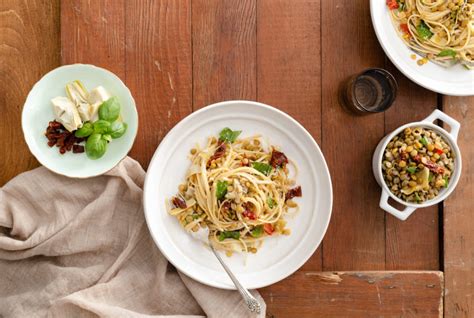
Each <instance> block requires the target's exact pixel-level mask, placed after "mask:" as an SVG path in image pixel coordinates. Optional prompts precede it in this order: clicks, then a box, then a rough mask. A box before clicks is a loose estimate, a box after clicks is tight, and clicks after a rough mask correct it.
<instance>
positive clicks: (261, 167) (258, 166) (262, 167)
mask: <svg viewBox="0 0 474 318" xmlns="http://www.w3.org/2000/svg"><path fill="white" fill-rule="evenodd" d="M252 168H254V169H255V170H257V171H260V172H261V173H263V174H264V175H266V176H268V175H269V174H270V172H272V166H270V165H269V164H266V163H263V162H252Z"/></svg>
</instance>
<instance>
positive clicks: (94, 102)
mask: <svg viewBox="0 0 474 318" xmlns="http://www.w3.org/2000/svg"><path fill="white" fill-rule="evenodd" d="M111 97H112V96H111V95H110V94H109V92H107V90H106V89H105V88H104V87H102V86H97V87H96V88H94V89H93V90H91V91H90V92H89V97H88V99H87V100H88V101H89V104H90V107H91V109H90V114H91V120H92V121H96V120H97V119H99V114H98V113H99V107H100V105H102V103H103V102H105V101H106V100H108V99H109V98H111Z"/></svg>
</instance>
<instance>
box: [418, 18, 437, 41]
mask: <svg viewBox="0 0 474 318" xmlns="http://www.w3.org/2000/svg"><path fill="white" fill-rule="evenodd" d="M416 32H418V35H419V36H420V38H422V39H423V40H428V39H429V38H431V37H432V36H433V32H431V30H430V28H429V27H428V25H427V24H426V23H425V21H423V20H421V22H420V24H418V26H417V27H416Z"/></svg>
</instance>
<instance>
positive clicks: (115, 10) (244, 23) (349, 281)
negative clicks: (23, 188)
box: [0, 0, 474, 317]
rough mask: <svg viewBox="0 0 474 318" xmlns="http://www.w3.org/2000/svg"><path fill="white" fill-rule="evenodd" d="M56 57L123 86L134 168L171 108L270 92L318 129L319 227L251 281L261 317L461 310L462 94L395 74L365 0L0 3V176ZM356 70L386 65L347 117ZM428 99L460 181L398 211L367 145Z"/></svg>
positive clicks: (472, 130)
mask: <svg viewBox="0 0 474 318" xmlns="http://www.w3.org/2000/svg"><path fill="white" fill-rule="evenodd" d="M381 1H382V0H381ZM70 63H92V64H95V65H99V66H102V67H105V68H108V69H110V70H111V71H113V72H115V73H116V74H117V75H118V76H120V77H121V78H122V80H124V81H125V83H126V84H127V85H128V87H129V88H130V89H131V91H132V93H133V95H134V97H135V99H136V102H137V106H138V111H139V115H140V130H139V134H138V136H137V139H136V142H135V145H134V147H133V149H132V151H131V152H130V156H132V157H133V158H135V159H137V160H138V161H139V162H140V163H141V164H142V165H143V167H144V168H146V167H147V165H148V163H149V160H150V158H151V156H152V154H153V152H154V151H155V149H156V147H157V146H158V144H159V143H160V140H161V139H162V138H163V137H164V136H165V134H166V133H167V131H168V130H169V129H170V128H171V127H173V126H174V125H175V124H176V123H177V122H178V121H179V120H180V119H182V118H183V117H185V116H186V115H188V114H189V113H191V112H192V111H193V110H196V109H198V108H201V107H203V106H205V105H208V104H210V103H214V102H218V101H222V100H229V99H249V100H257V101H261V102H264V103H268V104H271V105H274V106H276V107H278V108H280V109H281V110H283V111H285V112H287V113H289V114H290V115H291V116H293V117H295V118H296V119H297V120H298V121H300V123H302V124H303V125H304V126H305V127H306V128H307V129H308V130H309V131H310V133H311V134H312V135H313V136H314V138H315V139H316V140H317V141H318V143H319V145H320V146H321V147H322V150H323V153H324V155H325V157H326V160H327V162H328V165H329V168H330V170H331V175H332V181H333V186H334V209H333V215H332V219H331V224H330V226H329V229H328V232H327V234H326V237H325V239H324V242H323V244H322V245H321V246H320V248H319V249H318V251H317V252H316V253H315V254H314V255H313V257H312V258H311V259H310V260H309V261H308V262H307V263H306V264H305V265H304V266H303V267H302V268H301V269H300V270H299V271H298V272H297V273H295V274H294V275H292V276H291V277H289V278H287V279H285V280H284V281H282V282H280V283H278V284H275V285H273V286H270V287H267V288H264V289H262V290H261V293H262V294H263V296H264V297H265V299H266V301H267V305H268V316H269V317H333V316H343V317H349V316H354V317H369V316H384V317H400V316H420V317H421V316H422V317H437V316H441V315H442V314H443V311H444V314H445V315H446V316H447V317H473V316H474V249H473V246H474V230H473V229H474V214H473V210H474V161H473V160H470V159H471V158H472V157H473V156H474V147H473V146H472V140H473V138H474V112H473V109H472V107H474V105H473V104H474V98H456V97H446V96H440V95H437V94H435V93H433V92H430V91H427V90H425V89H423V88H421V87H419V86H417V85H415V84H414V83H412V82H411V81H409V80H408V79H406V78H405V77H404V76H403V75H401V74H400V73H399V72H398V71H397V70H396V69H395V68H394V67H393V65H392V64H391V63H390V62H389V61H388V60H387V58H386V57H385V55H384V53H383V51H382V49H381V48H380V46H379V44H378V43H377V40H376V38H375V35H374V32H373V30H372V25H371V21H370V15H369V1H367V0H352V1H343V0H319V1H318V0H314V1H311V0H193V1H189V0H162V1H125V0H109V1H79V0H67V1H62V2H61V3H59V1H58V0H53V1H46V0H45V1H39V0H28V1H15V0H0V90H1V93H0V101H1V103H0V114H1V119H0V132H1V135H0V149H1V154H2V156H1V157H0V183H1V184H4V183H6V182H8V180H10V179H11V178H13V177H14V176H15V175H17V174H18V173H20V172H22V171H25V170H29V169H32V168H34V167H36V166H38V163H37V162H36V160H35V159H34V158H33V157H32V156H31V155H30V153H29V151H28V149H27V147H26V145H25V143H24V141H23V137H22V133H21V129H20V114H21V109H22V105H23V102H24V100H25V97H26V94H27V93H28V91H29V90H30V88H31V87H32V85H33V84H34V83H35V82H36V81H37V80H38V79H39V78H40V77H41V76H42V75H43V74H44V73H46V72H47V71H49V70H51V69H53V68H54V67H56V66H58V65H60V64H70ZM367 67H384V68H386V69H388V70H390V71H391V72H393V73H394V75H395V77H396V78H397V80H398V82H399V85H400V89H399V95H398V97H397V100H396V103H395V105H393V106H392V108H391V109H390V110H388V111H387V112H385V113H384V114H376V115H370V116H364V117H354V116H351V115H349V114H347V113H345V112H344V111H343V110H342V109H341V107H340V106H339V103H338V98H337V89H338V86H339V84H340V83H341V81H343V80H344V79H345V78H346V77H348V76H349V75H351V74H354V73H356V72H358V71H360V70H362V69H364V68H367ZM473 85H474V83H473ZM436 108H438V109H442V110H443V111H445V112H446V113H448V114H449V115H451V116H453V117H454V118H456V119H457V120H458V121H460V122H461V124H462V128H461V134H460V141H459V145H460V148H461V151H462V154H463V158H464V166H463V174H462V177H461V181H460V183H459V185H458V187H457V189H456V191H455V192H454V194H453V195H452V196H451V197H450V198H449V199H448V200H447V201H446V202H444V204H440V205H439V206H434V207H431V208H427V209H420V210H419V211H417V212H416V213H415V214H414V215H413V216H411V217H410V218H409V219H408V220H407V221H406V222H401V221H399V220H397V219H395V218H393V217H392V216H390V215H388V214H386V213H384V212H383V211H382V210H380V209H379V207H378V201H379V195H380V189H379V187H378V186H377V184H376V182H375V180H374V178H373V176H372V172H371V163H370V159H371V156H372V152H373V150H374V147H375V145H376V144H377V142H378V141H379V140H380V138H382V137H383V136H384V135H385V134H387V133H388V132H390V131H392V130H393V129H395V128H396V127H398V126H399V125H401V124H404V123H406V122H411V121H414V120H418V119H422V118H424V117H425V116H427V115H428V114H429V113H431V112H432V111H433V109H436Z"/></svg>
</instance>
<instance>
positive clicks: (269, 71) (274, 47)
mask: <svg viewBox="0 0 474 318" xmlns="http://www.w3.org/2000/svg"><path fill="white" fill-rule="evenodd" d="M320 8H321V6H320V1H319V0H304V1H298V5H295V2H294V1H293V0H278V1H275V0H263V1H258V2H257V13H258V15H257V31H258V32H257V69H258V73H257V100H258V101H261V102H263V103H268V104H270V105H272V106H275V107H278V108H279V109H281V110H283V111H285V112H287V113H288V114H290V115H291V116H293V117H294V118H296V119H297V120H298V121H299V122H300V123H301V124H302V125H303V126H304V127H305V128H306V129H307V130H308V131H309V132H310V133H311V134H312V135H313V137H314V138H315V139H316V140H317V141H318V143H319V145H320V146H321V52H320V43H321V32H320V27H321V26H320V19H319V17H320ZM303 268H304V269H306V270H313V271H315V270H321V268H322V254H321V248H319V249H318V251H317V252H316V253H315V254H314V255H313V256H312V257H311V259H310V260H309V261H308V262H307V263H306V264H305V266H304V267H303Z"/></svg>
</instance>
